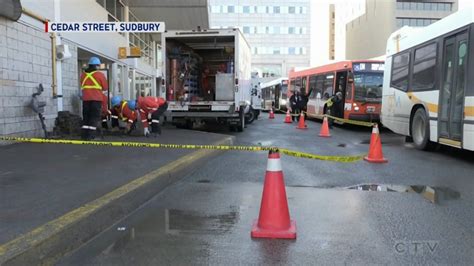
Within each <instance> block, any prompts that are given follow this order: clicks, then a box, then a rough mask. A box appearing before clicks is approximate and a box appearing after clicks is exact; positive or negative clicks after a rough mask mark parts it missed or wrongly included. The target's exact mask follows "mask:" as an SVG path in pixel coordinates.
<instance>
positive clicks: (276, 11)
mask: <svg viewBox="0 0 474 266" xmlns="http://www.w3.org/2000/svg"><path fill="white" fill-rule="evenodd" d="M273 13H274V14H280V7H279V6H274V7H273Z"/></svg>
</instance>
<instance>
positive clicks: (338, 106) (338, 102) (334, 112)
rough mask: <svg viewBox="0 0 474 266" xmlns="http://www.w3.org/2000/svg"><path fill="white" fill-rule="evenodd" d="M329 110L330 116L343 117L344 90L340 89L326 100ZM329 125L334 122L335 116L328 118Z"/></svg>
mask: <svg viewBox="0 0 474 266" xmlns="http://www.w3.org/2000/svg"><path fill="white" fill-rule="evenodd" d="M326 107H327V111H326V113H327V114H328V115H330V116H335V117H341V110H342V92H340V91H338V92H337V93H336V94H335V95H333V96H332V97H331V98H329V99H328V100H327V101H326ZM328 123H329V127H331V128H332V125H333V124H334V119H333V118H328Z"/></svg>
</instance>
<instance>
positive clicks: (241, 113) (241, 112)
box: [237, 106, 245, 132]
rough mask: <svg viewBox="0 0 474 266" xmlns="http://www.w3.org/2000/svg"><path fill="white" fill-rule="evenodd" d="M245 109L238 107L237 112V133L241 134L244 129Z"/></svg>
mask: <svg viewBox="0 0 474 266" xmlns="http://www.w3.org/2000/svg"><path fill="white" fill-rule="evenodd" d="M244 109H245V108H244V107H243V106H241V107H240V110H239V124H238V125H237V131H238V132H243V131H244V128H245V113H244V112H245V110H244Z"/></svg>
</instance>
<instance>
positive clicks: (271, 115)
mask: <svg viewBox="0 0 474 266" xmlns="http://www.w3.org/2000/svg"><path fill="white" fill-rule="evenodd" d="M274 118H275V114H274V113H273V108H271V109H270V114H269V115H268V119H274Z"/></svg>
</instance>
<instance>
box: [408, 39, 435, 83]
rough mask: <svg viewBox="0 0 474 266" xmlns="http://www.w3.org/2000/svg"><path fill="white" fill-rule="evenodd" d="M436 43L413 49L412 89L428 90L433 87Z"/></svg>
mask: <svg viewBox="0 0 474 266" xmlns="http://www.w3.org/2000/svg"><path fill="white" fill-rule="evenodd" d="M436 50H437V45H436V43H432V44H429V45H426V46H424V47H421V48H418V49H416V50H415V60H414V63H413V79H412V85H411V89H412V90H413V91H420V90H430V89H433V88H434V83H435V74H436V73H435V72H436V56H437V52H436Z"/></svg>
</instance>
